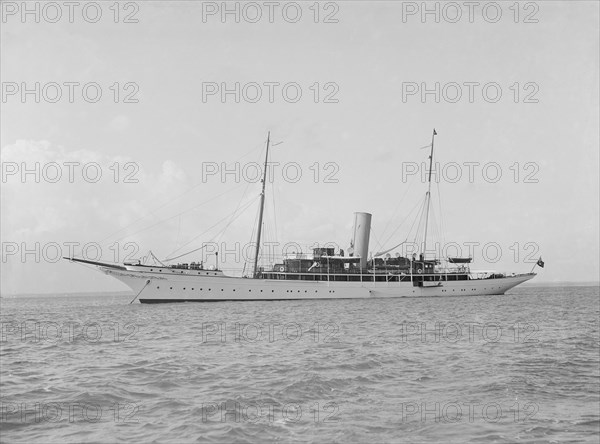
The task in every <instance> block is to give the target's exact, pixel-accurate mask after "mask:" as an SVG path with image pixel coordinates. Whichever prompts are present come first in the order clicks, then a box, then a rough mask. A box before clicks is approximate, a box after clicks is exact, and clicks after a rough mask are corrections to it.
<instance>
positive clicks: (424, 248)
mask: <svg viewBox="0 0 600 444" xmlns="http://www.w3.org/2000/svg"><path fill="white" fill-rule="evenodd" d="M435 136H437V133H436V132H435V128H434V129H433V134H432V135H431V154H430V155H429V179H428V182H429V185H428V188H427V194H426V195H425V198H426V199H427V208H426V210H425V235H424V236H423V260H425V253H426V251H427V225H428V222H429V206H430V203H431V170H432V168H433V142H434V139H435Z"/></svg>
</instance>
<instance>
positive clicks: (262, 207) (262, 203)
mask: <svg viewBox="0 0 600 444" xmlns="http://www.w3.org/2000/svg"><path fill="white" fill-rule="evenodd" d="M270 141H271V132H270V131H269V132H268V134H267V152H266V154H265V168H264V170H263V178H262V191H261V192H260V212H259V214H258V230H257V233H256V251H255V253H254V268H253V277H254V278H257V277H258V256H259V254H260V238H261V234H262V221H263V213H264V210H265V185H266V184H267V163H268V161H269V142H270Z"/></svg>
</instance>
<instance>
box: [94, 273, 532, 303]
mask: <svg viewBox="0 0 600 444" xmlns="http://www.w3.org/2000/svg"><path fill="white" fill-rule="evenodd" d="M99 268H100V269H101V270H102V271H103V272H104V273H106V274H108V275H110V276H113V277H115V278H116V279H119V280H120V281H122V282H123V283H125V284H126V285H127V286H128V287H130V288H131V289H132V290H133V291H134V292H135V293H136V294H138V299H139V300H140V302H142V303H159V302H214V301H248V300H293V299H364V298H399V297H436V296H476V295H494V294H504V293H505V292H506V291H507V290H509V289H511V288H513V287H515V286H516V285H519V284H521V283H523V282H525V281H528V280H529V279H532V278H533V277H534V276H535V273H527V274H520V275H515V276H508V277H503V278H494V279H469V280H463V281H445V282H442V283H441V285H439V286H433V287H417V286H414V285H413V283H412V282H339V281H335V282H334V281H330V282H327V281H302V280H277V279H247V278H238V277H229V276H225V275H223V274H222V273H221V272H215V271H202V272H196V271H191V270H189V271H188V270H185V271H181V270H170V269H167V268H162V269H160V272H157V271H156V270H159V269H154V270H153V271H149V269H148V268H147V267H136V266H127V269H117V268H112V267H103V266H100V267H99Z"/></svg>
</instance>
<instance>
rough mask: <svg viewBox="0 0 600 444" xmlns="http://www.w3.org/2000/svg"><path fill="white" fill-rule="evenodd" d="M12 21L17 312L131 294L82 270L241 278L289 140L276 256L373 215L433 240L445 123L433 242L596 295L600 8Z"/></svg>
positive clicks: (5, 207) (393, 228) (5, 180)
mask: <svg viewBox="0 0 600 444" xmlns="http://www.w3.org/2000/svg"><path fill="white" fill-rule="evenodd" d="M1 3H2V4H1V6H2V20H1V22H0V26H1V33H0V37H1V42H0V50H1V52H0V61H1V67H0V77H1V82H2V102H1V103H0V108H1V109H0V111H1V113H0V114H1V116H0V133H1V134H0V147H1V158H2V182H1V183H0V187H1V213H2V214H1V230H0V234H1V238H2V262H1V289H2V294H19V293H66V292H93V291H120V290H126V289H127V288H126V287H125V286H124V285H123V284H121V283H120V282H117V281H116V280H113V279H111V278H109V277H107V276H105V275H103V274H101V273H98V272H97V271H96V270H94V269H93V268H92V267H86V266H81V265H76V264H73V263H69V262H68V261H64V260H61V259H59V258H60V256H71V255H73V256H75V257H86V258H88V259H92V260H94V259H98V260H102V261H107V262H123V260H125V259H131V258H137V257H143V256H146V255H147V254H148V252H149V251H152V252H153V253H154V255H155V256H156V257H157V258H158V259H161V260H163V259H165V258H171V257H174V256H177V255H178V254H182V253H185V252H187V251H190V250H195V249H198V248H201V247H202V246H203V245H204V249H201V250H198V251H197V252H196V253H194V254H192V255H189V256H185V257H183V258H181V259H178V260H179V261H183V262H191V261H196V260H197V261H200V260H203V261H204V262H205V264H206V265H207V266H209V265H212V264H214V263H215V256H214V254H212V252H213V250H215V247H214V246H215V245H216V246H217V247H216V248H218V249H219V252H220V256H221V260H222V262H221V263H220V264H219V266H220V268H223V269H225V270H226V271H227V272H229V273H231V274H236V273H237V274H238V275H239V273H241V271H240V270H239V269H240V268H242V267H243V266H244V263H245V262H246V261H245V258H246V259H247V258H249V257H251V256H252V251H253V250H252V244H251V243H250V242H251V240H252V239H253V235H255V231H256V216H257V210H258V202H259V201H258V196H259V194H260V182H259V181H258V179H257V178H258V175H257V171H259V169H260V168H261V167H260V165H261V164H262V162H264V148H265V143H266V139H267V134H268V133H269V132H270V135H271V150H270V168H269V173H270V176H269V180H268V183H267V193H266V199H265V200H266V205H265V208H266V214H265V230H264V233H265V234H264V237H263V239H266V240H267V241H268V242H271V244H270V245H276V246H273V247H269V248H273V249H274V250H273V251H275V250H277V248H280V249H283V248H284V247H285V248H286V249H287V250H286V251H287V252H292V251H294V252H297V251H303V252H307V251H310V248H312V247H313V246H315V245H324V244H325V243H327V242H332V243H333V244H334V245H336V246H337V248H342V249H347V247H348V246H349V241H350V237H351V233H352V223H353V218H354V216H353V213H354V212H358V211H364V212H369V213H372V214H373V222H372V233H371V247H370V250H371V252H372V253H376V252H377V251H382V250H384V249H386V248H391V247H393V246H394V245H397V244H399V243H401V242H403V241H413V240H418V239H419V235H418V234H416V228H415V227H416V225H413V222H414V220H415V219H416V218H417V217H418V210H419V208H420V207H419V205H421V204H422V202H423V197H424V195H425V192H426V190H427V181H426V174H425V172H426V168H427V167H426V166H425V162H426V161H427V156H428V155H429V149H430V144H431V137H432V131H433V129H434V128H435V129H436V131H437V136H436V137H435V144H434V147H435V151H434V162H435V163H436V174H434V183H433V186H432V196H433V198H432V204H431V211H432V212H431V217H430V228H429V230H430V235H431V237H430V240H429V242H430V245H432V244H433V245H439V252H440V253H441V254H442V255H443V256H450V255H461V256H472V257H473V258H474V264H473V267H472V268H473V269H486V270H489V269H497V270H500V271H508V272H517V273H519V272H529V271H530V270H531V269H532V267H533V266H534V264H535V263H536V261H537V260H538V258H539V257H542V258H543V261H544V263H545V267H544V268H543V269H540V268H537V269H536V270H537V271H538V272H539V275H538V276H537V277H536V279H535V280H534V281H533V282H534V283H535V282H539V283H558V282H565V281H570V282H597V281H598V280H599V269H600V266H599V265H600V264H599V255H600V252H599V231H600V230H599V200H600V199H599V196H598V194H599V188H600V187H599V154H598V153H599V129H598V122H599V117H600V116H599V104H598V97H599V91H598V86H599V72H598V67H599V60H598V54H599V53H600V51H599V41H600V39H599V35H598V34H599V28H600V26H599V25H600V24H599V4H598V2H594V1H569V2H566V1H565V2H561V1H539V2H518V3H515V2H513V1H510V2H497V3H494V2H476V4H474V6H472V9H469V7H468V6H465V5H464V3H463V2H427V3H425V4H423V3H422V2H393V1H368V2H367V1H347V2H346V1H340V2H316V3H315V2H296V3H295V2H274V3H268V2H249V3H248V2H246V3H242V2H227V3H226V4H225V8H227V10H225V9H224V7H223V5H224V4H223V3H222V2H193V1H187V2H179V1H169V2H166V1H163V2H160V1H151V2H146V1H139V2H119V3H116V4H115V2H112V1H111V2H96V3H94V2H79V3H78V4H77V5H75V6H72V7H69V6H68V5H65V4H64V3H63V2H54V3H52V2H28V3H22V2H10V1H2V2H1ZM23 5H25V7H26V8H28V10H27V11H24V10H23V8H24V6H23ZM115 5H117V6H118V7H116V6H115ZM423 5H424V6H423ZM70 8H72V9H70ZM436 176H437V177H436ZM242 210H244V211H242ZM275 243H277V244H275ZM401 248H405V247H401ZM395 251H396V250H394V252H395ZM397 251H398V252H401V253H406V251H404V250H401V249H399V250H397ZM223 257H224V260H223ZM265 260H266V259H265Z"/></svg>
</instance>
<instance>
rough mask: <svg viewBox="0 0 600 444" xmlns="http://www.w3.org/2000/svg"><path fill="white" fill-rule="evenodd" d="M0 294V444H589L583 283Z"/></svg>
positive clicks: (592, 296)
mask: <svg viewBox="0 0 600 444" xmlns="http://www.w3.org/2000/svg"><path fill="white" fill-rule="evenodd" d="M130 298H131V296H130V295H122V296H115V295H108V296H107V295H94V296H89V295H85V296H84V295H81V296H51V297H27V298H13V299H7V298H4V299H2V301H1V302H2V318H1V321H2V329H1V338H0V346H1V350H0V359H1V385H0V387H1V397H2V399H1V409H2V411H1V415H2V416H1V422H0V426H1V431H2V433H1V440H2V442H28V443H30V442H63V441H66V442H82V441H85V442H88V441H93V442H125V441H127V442H153V441H154V442H196V441H201V442H271V441H277V442H293V441H299V442H411V443H413V442H540V441H543V442H547V441H549V442H559V441H560V442H563V441H578V442H581V441H583V442H586V441H587V442H594V443H597V442H598V439H599V436H600V432H599V420H600V415H599V405H600V404H599V403H600V376H599V366H600V362H599V315H600V310H599V301H600V299H599V294H598V287H570V288H558V287H553V288H541V287H540V288H533V287H530V288H527V287H524V288H521V289H516V290H513V291H512V292H511V294H508V295H504V296H486V297H464V298H461V297H446V298H437V299H436V298H431V299H381V300H328V301H287V302H285V301H282V302H235V303H232V302H224V303H207V304H198V303H189V304H165V305H160V304H159V305H141V304H139V303H137V302H136V303H134V304H132V305H128V303H129V300H130Z"/></svg>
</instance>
